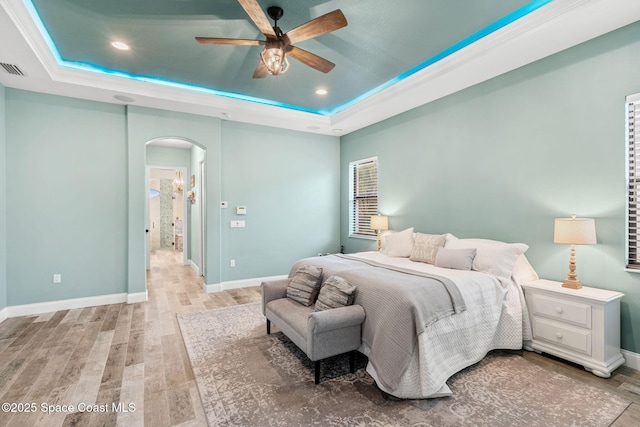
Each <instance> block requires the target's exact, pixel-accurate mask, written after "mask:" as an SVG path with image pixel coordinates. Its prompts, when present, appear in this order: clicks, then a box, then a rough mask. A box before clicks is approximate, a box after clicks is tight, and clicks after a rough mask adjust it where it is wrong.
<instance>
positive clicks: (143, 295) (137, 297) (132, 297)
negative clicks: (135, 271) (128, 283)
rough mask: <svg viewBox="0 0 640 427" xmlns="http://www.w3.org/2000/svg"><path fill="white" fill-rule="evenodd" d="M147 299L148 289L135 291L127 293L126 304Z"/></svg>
mask: <svg viewBox="0 0 640 427" xmlns="http://www.w3.org/2000/svg"><path fill="white" fill-rule="evenodd" d="M147 301H149V291H147V290H145V291H144V292H136V293H134V294H127V304H135V303H138V302H147Z"/></svg>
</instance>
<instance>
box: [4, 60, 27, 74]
mask: <svg viewBox="0 0 640 427" xmlns="http://www.w3.org/2000/svg"><path fill="white" fill-rule="evenodd" d="M0 65H2V68H4V69H5V71H6V72H7V73H9V74H13V75H14V76H24V73H23V72H22V70H21V69H20V67H18V66H17V65H13V64H6V63H4V62H0Z"/></svg>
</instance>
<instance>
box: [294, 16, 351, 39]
mask: <svg viewBox="0 0 640 427" xmlns="http://www.w3.org/2000/svg"><path fill="white" fill-rule="evenodd" d="M346 26H347V18H345V17H344V14H343V13H342V11H341V10H340V9H336V10H334V11H333V12H329V13H327V14H326V15H322V16H319V17H317V18H315V19H312V20H311V21H309V22H307V23H305V24H302V25H300V26H299V27H296V28H294V29H293V30H291V31H289V32H288V33H287V34H285V35H284V36H282V40H283V41H284V42H285V44H294V43H298V42H301V41H303V40H308V39H311V38H314V37H317V36H319V35H321V34H326V33H330V32H331V31H335V30H337V29H340V28H342V27H346Z"/></svg>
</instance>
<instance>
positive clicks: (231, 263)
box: [229, 259, 236, 267]
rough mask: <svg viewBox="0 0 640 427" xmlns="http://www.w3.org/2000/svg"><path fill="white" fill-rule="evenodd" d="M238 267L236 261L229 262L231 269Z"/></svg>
mask: <svg viewBox="0 0 640 427" xmlns="http://www.w3.org/2000/svg"><path fill="white" fill-rule="evenodd" d="M235 266H236V260H235V259H232V260H231V261H229V267H235Z"/></svg>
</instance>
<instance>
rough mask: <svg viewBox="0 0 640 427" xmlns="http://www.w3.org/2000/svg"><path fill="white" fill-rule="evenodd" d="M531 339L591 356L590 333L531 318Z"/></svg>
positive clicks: (538, 318)
mask: <svg viewBox="0 0 640 427" xmlns="http://www.w3.org/2000/svg"><path fill="white" fill-rule="evenodd" d="M533 337H534V339H541V340H545V341H548V342H551V343H553V344H556V345H560V346H563V347H566V348H569V349H571V350H573V351H576V352H579V353H582V354H586V355H587V356H591V331H589V330H585V329H580V328H576V327H573V326H570V325H566V324H562V323H559V322H555V321H553V320H548V319H544V318H540V317H536V316H534V317H533Z"/></svg>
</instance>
